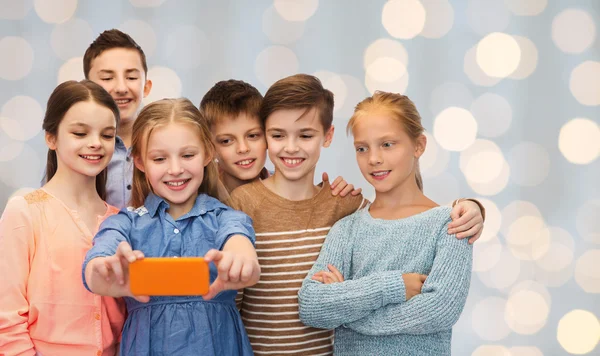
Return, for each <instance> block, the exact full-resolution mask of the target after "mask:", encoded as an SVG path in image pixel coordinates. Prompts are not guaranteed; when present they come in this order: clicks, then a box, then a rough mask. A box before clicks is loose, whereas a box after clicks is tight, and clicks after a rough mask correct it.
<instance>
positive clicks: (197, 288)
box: [129, 257, 210, 296]
mask: <svg viewBox="0 0 600 356" xmlns="http://www.w3.org/2000/svg"><path fill="white" fill-rule="evenodd" d="M209 284H210V275H209V269H208V263H207V262H206V261H204V258H202V257H146V258H144V259H142V260H137V261H135V262H133V263H132V264H130V265H129V288H130V289H131V293H132V294H133V295H149V296H182V295H204V294H206V293H208V287H209Z"/></svg>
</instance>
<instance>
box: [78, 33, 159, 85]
mask: <svg viewBox="0 0 600 356" xmlns="http://www.w3.org/2000/svg"><path fill="white" fill-rule="evenodd" d="M113 48H129V49H133V50H136V51H137V52H138V53H139V54H140V59H141V60H142V67H143V68H144V73H145V74H148V65H147V64H146V55H145V54H144V51H143V50H142V47H140V45H138V44H137V43H136V42H135V41H134V40H133V38H131V36H129V35H128V34H126V33H124V32H122V31H119V30H117V29H114V28H113V29H112V30H106V31H104V32H102V33H101V34H100V35H99V36H98V37H96V39H95V40H94V42H92V43H91V44H90V46H89V47H88V48H87V50H86V51H85V54H84V55H83V74H84V75H85V78H86V79H88V78H89V75H90V70H91V69H92V61H93V60H94V58H96V57H98V56H99V55H101V54H102V52H104V51H107V50H109V49H113Z"/></svg>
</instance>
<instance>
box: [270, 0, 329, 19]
mask: <svg viewBox="0 0 600 356" xmlns="http://www.w3.org/2000/svg"><path fill="white" fill-rule="evenodd" d="M273 5H275V9H276V10H277V12H278V13H279V14H280V15H281V17H283V18H284V19H286V20H287V21H306V20H308V19H309V18H310V17H311V16H312V15H314V14H315V12H316V11H317V8H318V7H319V0H275V1H274V3H273Z"/></svg>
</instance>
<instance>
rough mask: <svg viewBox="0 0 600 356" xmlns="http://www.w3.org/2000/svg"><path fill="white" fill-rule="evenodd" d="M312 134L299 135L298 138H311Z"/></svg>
mask: <svg viewBox="0 0 600 356" xmlns="http://www.w3.org/2000/svg"><path fill="white" fill-rule="evenodd" d="M313 137H314V136H312V135H300V138H303V139H305V140H310V139H311V138H313Z"/></svg>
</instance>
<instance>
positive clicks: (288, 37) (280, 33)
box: [262, 6, 304, 44]
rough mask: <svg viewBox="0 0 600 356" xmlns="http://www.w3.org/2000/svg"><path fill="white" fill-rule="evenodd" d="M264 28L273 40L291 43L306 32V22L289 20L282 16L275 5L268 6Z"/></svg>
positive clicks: (263, 22) (263, 19)
mask: <svg viewBox="0 0 600 356" xmlns="http://www.w3.org/2000/svg"><path fill="white" fill-rule="evenodd" d="M262 30H263V32H264V33H265V34H266V35H267V37H269V40H271V42H273V43H276V44H290V43H294V42H296V41H298V40H299V39H300V38H301V37H302V35H303V34H304V22H302V21H288V20H286V19H284V18H283V17H281V14H279V12H277V11H276V10H275V7H273V6H270V7H268V8H267V9H266V10H265V12H264V13H263V16H262Z"/></svg>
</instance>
